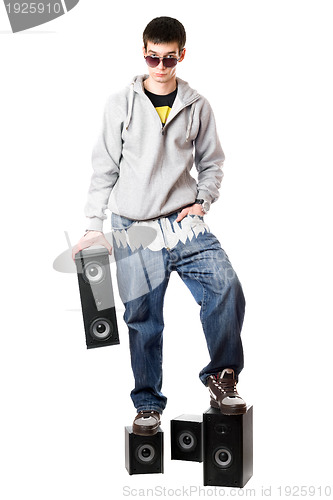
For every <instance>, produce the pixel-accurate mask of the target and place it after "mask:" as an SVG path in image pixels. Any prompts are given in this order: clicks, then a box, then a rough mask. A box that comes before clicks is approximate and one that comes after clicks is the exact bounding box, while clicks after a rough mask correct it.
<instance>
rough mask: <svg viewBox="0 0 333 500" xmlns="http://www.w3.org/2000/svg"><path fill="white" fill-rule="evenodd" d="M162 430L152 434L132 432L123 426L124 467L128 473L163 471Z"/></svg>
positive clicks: (129, 428)
mask: <svg viewBox="0 0 333 500" xmlns="http://www.w3.org/2000/svg"><path fill="white" fill-rule="evenodd" d="M163 441H164V440H163V431H162V429H161V428H159V430H158V431H157V433H156V434H154V435H153V436H139V435H138V434H134V432H133V429H132V426H130V427H125V467H126V469H127V471H128V473H129V474H131V475H132V474H153V473H163V472H164V471H163V463H164V461H163V452H164V450H163Z"/></svg>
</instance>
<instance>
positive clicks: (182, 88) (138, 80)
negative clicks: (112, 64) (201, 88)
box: [125, 75, 200, 141]
mask: <svg viewBox="0 0 333 500" xmlns="http://www.w3.org/2000/svg"><path fill="white" fill-rule="evenodd" d="M148 76H149V75H138V76H135V77H134V78H133V80H132V83H131V84H130V86H129V98H128V112H127V117H126V122H125V127H126V130H128V127H129V125H130V122H131V118H132V112H133V102H134V99H135V94H139V95H140V94H141V95H145V92H144V87H143V82H144V81H145V80H146V79H147V78H148ZM176 81H177V96H176V99H175V102H174V104H173V106H172V110H171V113H170V115H169V117H168V122H170V121H171V120H172V119H173V118H174V117H175V116H176V115H177V114H178V113H179V111H181V110H182V109H184V108H186V107H187V106H191V111H190V114H189V119H188V124H187V129H186V141H188V139H189V136H190V133H191V127H192V122H193V113H194V106H193V104H194V103H195V102H196V101H197V100H198V99H199V98H200V94H199V93H198V92H197V91H196V90H194V89H192V88H191V87H190V86H189V84H188V83H187V82H185V81H184V80H182V79H181V78H178V77H177V78H176ZM168 122H167V123H166V125H165V126H167V124H168Z"/></svg>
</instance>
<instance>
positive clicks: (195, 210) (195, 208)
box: [176, 203, 205, 222]
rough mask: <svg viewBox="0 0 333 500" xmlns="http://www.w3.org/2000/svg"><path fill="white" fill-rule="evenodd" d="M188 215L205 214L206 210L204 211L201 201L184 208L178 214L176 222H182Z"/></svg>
mask: <svg viewBox="0 0 333 500" xmlns="http://www.w3.org/2000/svg"><path fill="white" fill-rule="evenodd" d="M186 215H201V216H203V215H205V212H203V211H202V207H201V205H200V204H199V203H194V204H193V205H191V206H190V207H186V208H183V210H182V211H181V212H180V214H179V215H178V217H177V219H176V222H180V221H181V220H182V219H184V217H186Z"/></svg>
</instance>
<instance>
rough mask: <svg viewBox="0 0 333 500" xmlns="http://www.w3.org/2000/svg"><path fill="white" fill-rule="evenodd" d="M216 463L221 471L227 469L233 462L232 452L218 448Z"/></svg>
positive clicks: (215, 456)
mask: <svg viewBox="0 0 333 500" xmlns="http://www.w3.org/2000/svg"><path fill="white" fill-rule="evenodd" d="M213 457H214V463H215V465H217V466H218V467H220V468H221V469H226V468H227V467H229V466H230V464H231V462H232V455H231V452H230V451H229V450H228V449H227V448H218V449H217V450H216V451H215V452H214V454H213Z"/></svg>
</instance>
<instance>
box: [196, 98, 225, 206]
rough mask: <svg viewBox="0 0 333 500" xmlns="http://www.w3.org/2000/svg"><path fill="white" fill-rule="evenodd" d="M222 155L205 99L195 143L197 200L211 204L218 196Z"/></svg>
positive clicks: (211, 113)
mask: <svg viewBox="0 0 333 500" xmlns="http://www.w3.org/2000/svg"><path fill="white" fill-rule="evenodd" d="M224 159H225V156H224V153H223V150H222V147H221V144H220V140H219V137H218V134H217V130H216V122H215V117H214V113H213V110H212V108H211V106H210V104H209V102H208V101H207V100H206V99H205V102H204V105H203V107H202V109H201V116H200V130H199V133H198V135H197V138H196V141H195V160H194V161H195V166H196V168H197V171H198V193H197V198H200V199H203V200H205V201H207V202H208V203H209V204H211V203H213V202H214V201H216V200H217V199H218V197H219V196H220V193H219V189H220V186H221V182H222V178H223V171H222V167H223V163H224Z"/></svg>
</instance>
